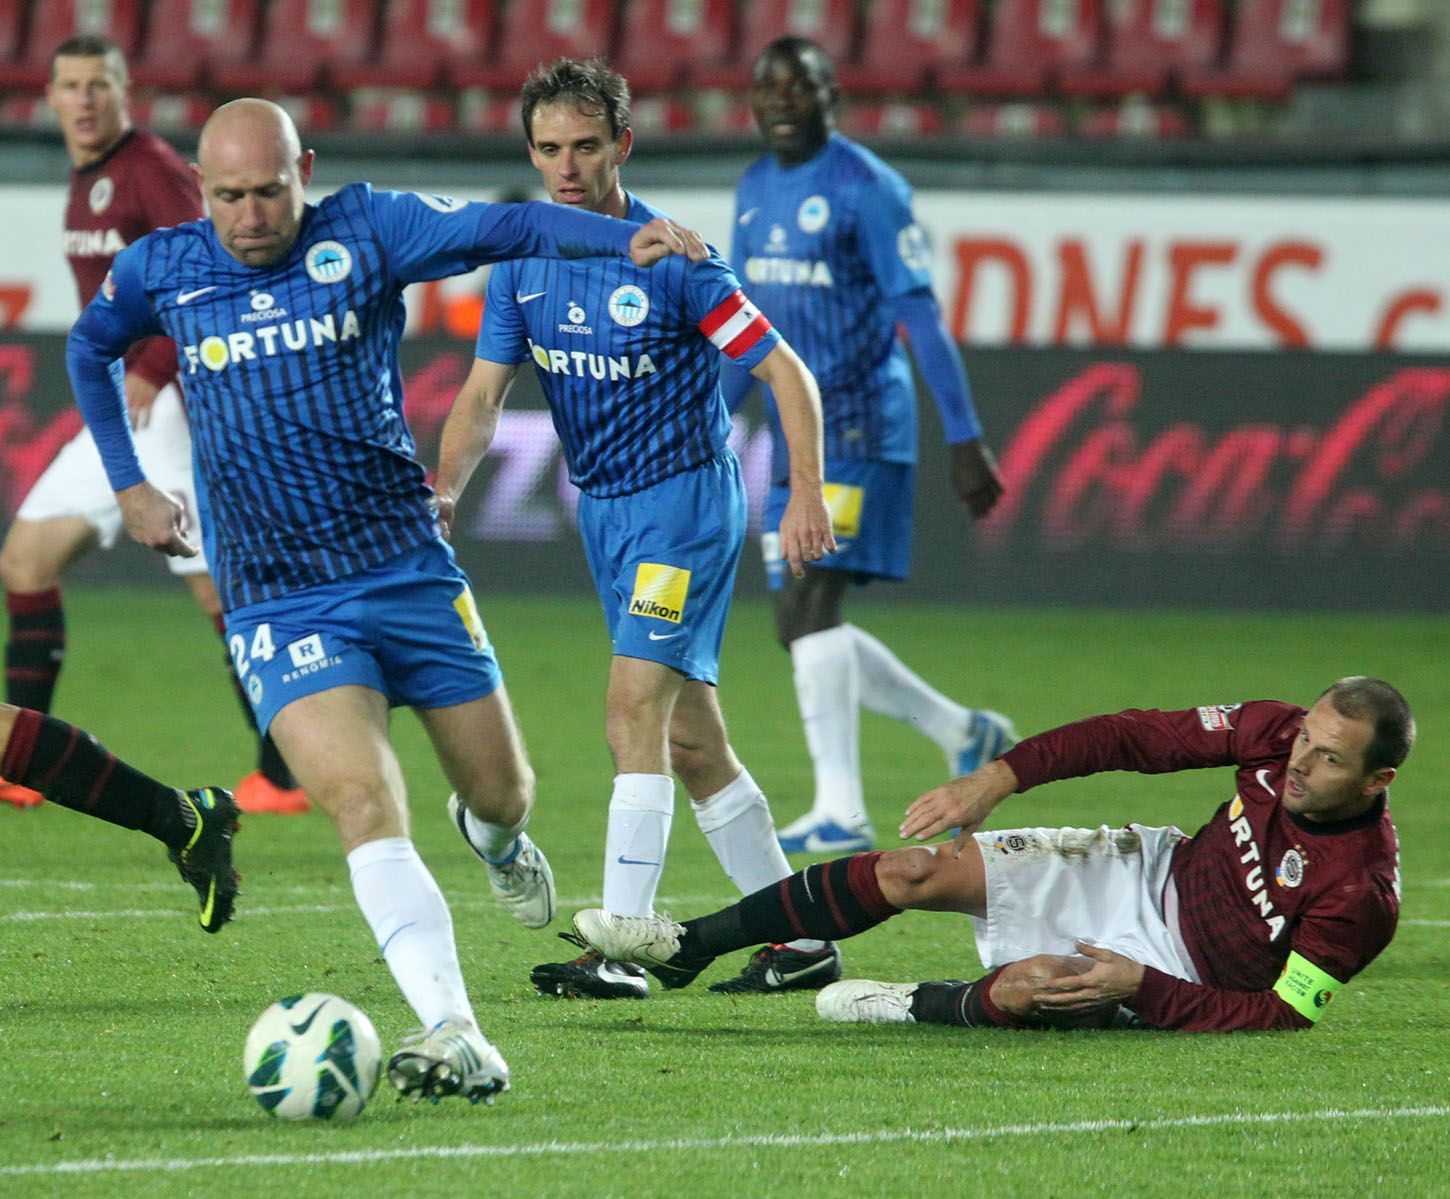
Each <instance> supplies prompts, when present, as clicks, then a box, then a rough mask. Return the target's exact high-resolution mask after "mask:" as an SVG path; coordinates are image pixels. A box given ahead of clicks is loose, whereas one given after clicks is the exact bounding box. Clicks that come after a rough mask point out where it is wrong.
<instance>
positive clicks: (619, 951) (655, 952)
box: [574, 908, 685, 968]
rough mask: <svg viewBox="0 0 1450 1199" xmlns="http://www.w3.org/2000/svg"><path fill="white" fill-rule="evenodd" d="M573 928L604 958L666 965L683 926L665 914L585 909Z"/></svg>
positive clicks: (577, 917) (649, 965)
mask: <svg viewBox="0 0 1450 1199" xmlns="http://www.w3.org/2000/svg"><path fill="white" fill-rule="evenodd" d="M574 931H575V932H576V933H578V934H579V935H580V936H581V937H583V938H584V940H585V941H587V942H588V943H589V944H590V945H592V946H593V947H594V948H595V949H597V950H599V952H600V953H602V954H603V955H604V956H605V957H607V958H613V959H615V960H616V961H620V962H634V963H635V964H636V965H638V966H645V967H651V966H654V967H664V968H669V967H670V965H671V963H670V959H671V958H673V957H674V956H675V955H676V954H677V953H679V952H680V934H681V933H682V932H684V931H685V927H684V925H682V924H676V923H675V922H674V921H673V920H671V919H670V918H669V917H668V916H616V915H615V914H614V913H613V912H606V911H604V910H603V909H602V908H585V909H584V910H583V911H582V912H580V913H578V914H577V915H576V916H575V917H574Z"/></svg>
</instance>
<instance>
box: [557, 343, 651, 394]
mask: <svg viewBox="0 0 1450 1199" xmlns="http://www.w3.org/2000/svg"><path fill="white" fill-rule="evenodd" d="M529 353H530V354H532V355H533V356H534V362H535V364H536V365H537V366H538V368H539V369H540V370H541V371H547V372H548V373H549V374H551V375H568V376H572V377H573V378H575V379H582V378H584V377H585V376H586V375H587V376H588V377H589V378H591V379H597V380H599V381H600V382H601V383H602V382H605V381H606V380H607V381H608V382H610V383H613V382H614V381H615V380H616V379H638V378H640V377H641V376H643V375H653V374H655V373H657V372H658V371H659V367H657V366H656V365H655V361H654V359H653V358H651V357H650V356H649V355H648V354H641V355H640V356H639V357H638V358H631V357H630V356H629V355H628V354H621V355H619V356H618V357H617V358H611V357H609V356H608V355H606V354H589V353H586V352H585V351H584V350H550V349H546V348H545V347H544V346H541V345H539V344H537V343H536V342H535V341H534V340H533V339H532V338H530V339H529Z"/></svg>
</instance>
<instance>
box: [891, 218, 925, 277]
mask: <svg viewBox="0 0 1450 1199" xmlns="http://www.w3.org/2000/svg"><path fill="white" fill-rule="evenodd" d="M896 252H897V253H898V254H900V255H901V261H902V262H904V263H906V265H907V267H909V268H910V269H911V270H913V271H928V270H930V269H931V247H930V246H929V245H927V242H926V234H925V233H924V232H923V231H922V228H921V226H920V225H915V224H912V225H907V226H906V228H905V229H903V230H902V231H901V232H900V233H898V234H897V235H896Z"/></svg>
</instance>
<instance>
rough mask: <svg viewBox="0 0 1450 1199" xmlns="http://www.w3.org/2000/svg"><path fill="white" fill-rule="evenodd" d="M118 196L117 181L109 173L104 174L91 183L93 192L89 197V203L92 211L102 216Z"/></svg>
mask: <svg viewBox="0 0 1450 1199" xmlns="http://www.w3.org/2000/svg"><path fill="white" fill-rule="evenodd" d="M115 198H116V183H115V181H114V180H113V179H112V178H111V177H110V176H109V175H102V176H101V177H100V178H99V179H97V180H96V181H95V182H94V183H92V184H91V194H90V196H88V197H87V203H89V204H90V206H91V211H92V212H93V213H95V214H96V216H100V215H101V213H103V212H105V211H106V209H108V208H109V207H110V206H111V201H112V200H114V199H115Z"/></svg>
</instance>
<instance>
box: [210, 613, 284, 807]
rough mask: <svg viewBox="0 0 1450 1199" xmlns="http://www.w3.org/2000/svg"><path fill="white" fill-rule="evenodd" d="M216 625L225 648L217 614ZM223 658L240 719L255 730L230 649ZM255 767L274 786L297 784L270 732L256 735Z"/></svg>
mask: <svg viewBox="0 0 1450 1199" xmlns="http://www.w3.org/2000/svg"><path fill="white" fill-rule="evenodd" d="M212 623H213V624H214V625H216V631H217V632H218V633H220V634H221V638H222V646H223V649H224V650H225V647H226V641H227V633H226V622H225V621H224V620H223V619H222V617H220V616H218V617H216V618H214V620H213V621H212ZM223 660H224V661H225V662H226V664H227V678H229V679H231V681H232V692H233V693H234V694H235V695H236V697H237V703H239V704H240V705H241V707H242V719H243V720H245V721H246V722H247V728H249V729H251V730H252V732H253V733H256V732H257V714H256V713H255V712H253V711H252V704H251V701H250V700H248V699H247V692H246V689H245V688H243V686H242V680H241V679H239V678H237V672H236V671H235V670H234V669H233V668H232V657H231V653H230V651H226V652H224V654H223ZM257 769H258V770H259V771H261V772H262V777H263V778H264V779H266V780H267V781H268V782H269V783H271V784H272V786H274V787H280V788H281V789H282V790H283V791H291V790H292V789H293V788H294V787H295V786H297V780H296V779H295V778H294V777H293V775H292V771H291V770H290V769H289V768H288V766H287V762H286V760H285V759H284V758H283V757H282V751H281V750H279V749H278V748H277V743H276V742H275V741H273V740H272V735H271V734H270V733H262V734H260V735H258V737H257Z"/></svg>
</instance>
